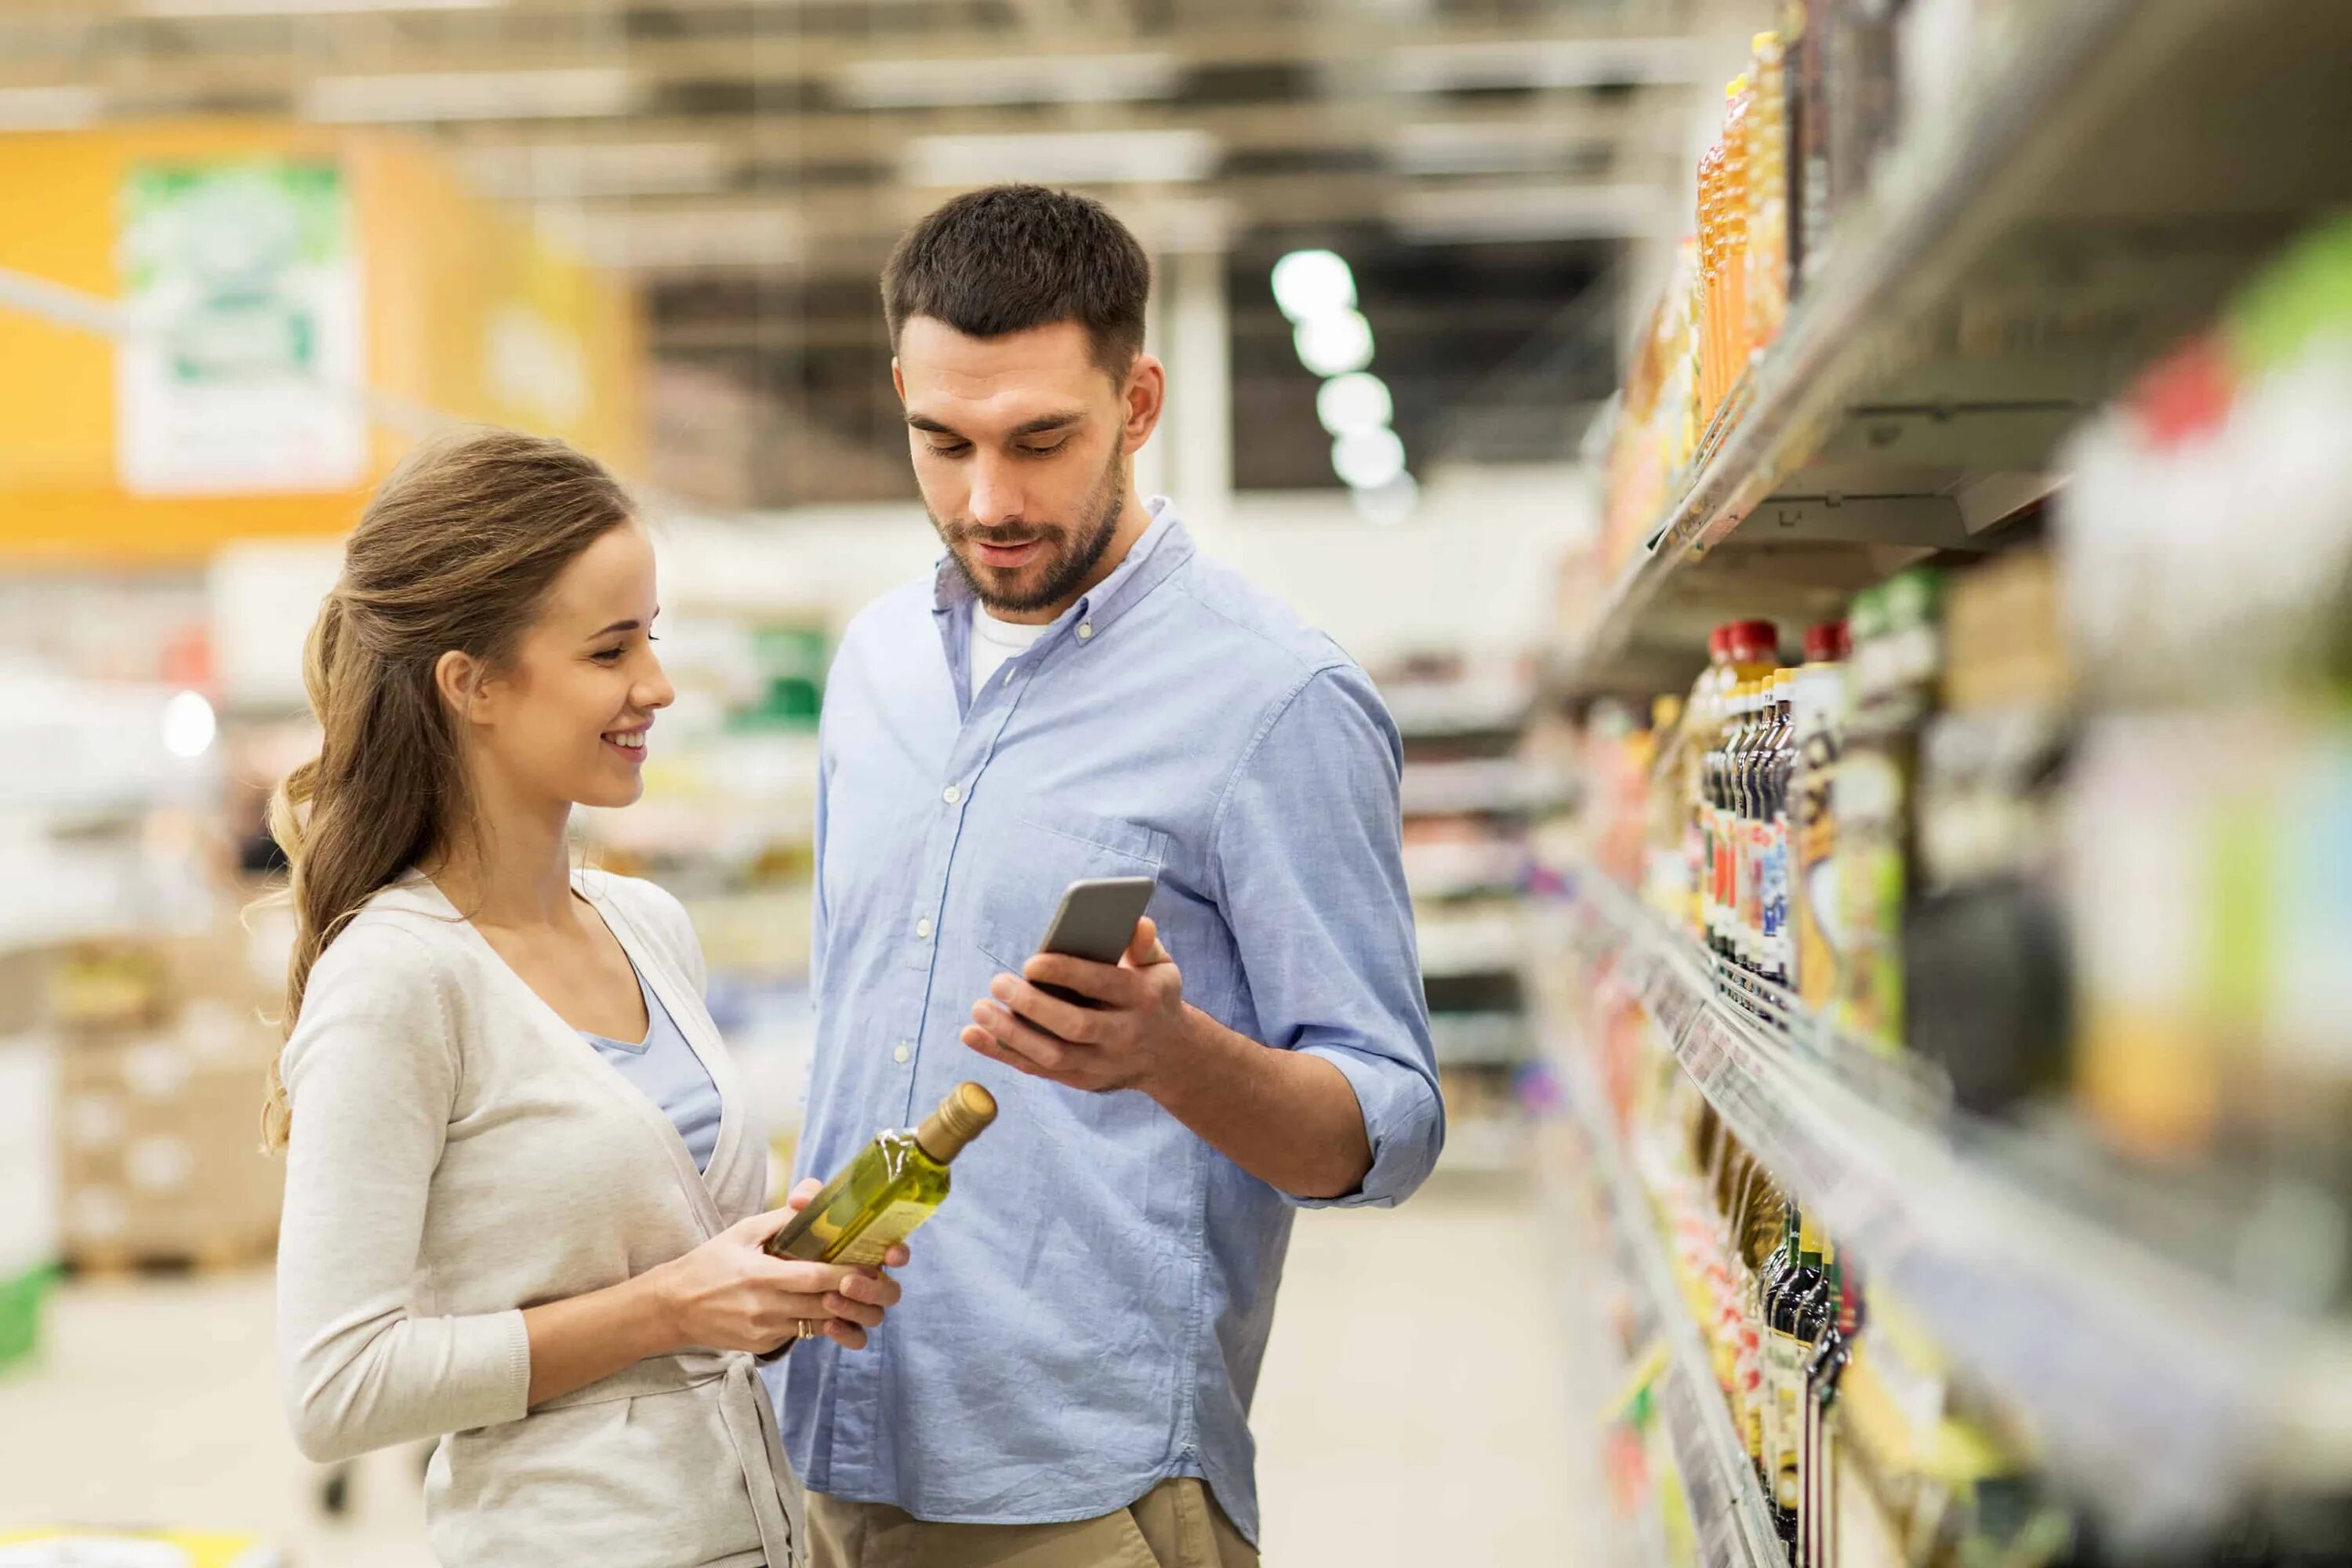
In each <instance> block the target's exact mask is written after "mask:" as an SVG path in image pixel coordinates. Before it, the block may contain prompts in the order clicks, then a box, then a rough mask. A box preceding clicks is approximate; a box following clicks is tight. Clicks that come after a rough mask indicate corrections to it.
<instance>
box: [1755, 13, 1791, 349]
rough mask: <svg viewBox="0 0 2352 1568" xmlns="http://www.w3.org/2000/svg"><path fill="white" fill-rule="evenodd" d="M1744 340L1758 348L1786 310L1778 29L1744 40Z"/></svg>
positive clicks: (1785, 88)
mask: <svg viewBox="0 0 2352 1568" xmlns="http://www.w3.org/2000/svg"><path fill="white" fill-rule="evenodd" d="M1748 47H1749V49H1750V51H1751V53H1750V55H1749V58H1748V81H1749V83H1750V84H1751V85H1750V89H1749V91H1750V100H1749V103H1748V138H1747V140H1748V347H1749V349H1750V351H1751V352H1753V351H1755V350H1760V349H1762V348H1764V347H1765V346H1766V345H1767V344H1769V343H1770V342H1772V340H1773V339H1774V338H1777V337H1779V336H1780V323H1781V322H1782V321H1785V320H1786V319H1787V317H1788V314H1789V62H1788V55H1787V51H1786V48H1785V47H1784V46H1783V44H1782V41H1781V38H1780V34H1778V33H1759V34H1757V35H1756V37H1754V38H1753V39H1751V40H1750V41H1749V46H1748Z"/></svg>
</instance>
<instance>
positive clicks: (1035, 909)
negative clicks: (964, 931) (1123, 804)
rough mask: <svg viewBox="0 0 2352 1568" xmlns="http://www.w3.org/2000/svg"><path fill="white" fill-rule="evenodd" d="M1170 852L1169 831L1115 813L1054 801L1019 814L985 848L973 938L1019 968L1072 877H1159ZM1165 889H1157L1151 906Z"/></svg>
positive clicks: (1006, 966) (999, 960) (1006, 965)
mask: <svg viewBox="0 0 2352 1568" xmlns="http://www.w3.org/2000/svg"><path fill="white" fill-rule="evenodd" d="M1047 819H1049V820H1047ZM1167 858H1168V836H1167V835H1166V834H1164V833H1160V832H1159V831H1157V830H1156V829H1153V828H1149V827H1145V826H1140V825H1139V824H1137V823H1133V822H1126V821H1122V820H1121V819H1119V818H1118V817H1114V816H1087V815H1086V814H1084V813H1081V812H1073V811H1066V810H1061V809H1058V808H1057V809H1055V810H1054V811H1052V812H1051V813H1050V814H1049V813H1045V812H1039V813H1037V814H1036V815H1035V816H1029V817H1021V818H1017V819H1015V820H1014V821H1013V822H1012V823H1011V824H1009V825H1008V826H1006V827H1005V828H1004V829H1003V833H1002V834H1001V836H1000V838H999V841H998V843H997V844H996V845H994V846H993V847H992V849H991V852H990V854H989V856H988V859H987V861H986V869H985V870H984V871H983V872H982V875H983V876H984V877H985V878H986V881H985V883H984V884H983V885H982V887H981V888H980V889H978V891H977V893H976V895H975V902H974V912H973V920H972V930H973V935H974V940H975V941H976V942H978V943H979V946H980V950H981V952H983V953H985V954H987V955H988V957H989V959H990V961H991V962H992V963H994V964H995V965H996V966H997V967H998V968H999V969H1003V970H1008V971H1011V972H1013V973H1020V969H1021V966H1022V964H1023V963H1025V962H1027V961H1028V958H1029V956H1030V955H1031V954H1032V953H1034V952H1036V951H1037V943H1038V942H1039V941H1040V940H1042V939H1043V938H1044V936H1045V928H1046V927H1047V926H1048V925H1050V924H1052V923H1053V920H1054V911H1055V910H1056V909H1057V908H1059V907H1060V905H1061V902H1062V894H1063V892H1064V890H1065V889H1067V888H1068V887H1069V885H1070V884H1071V883H1072V882H1076V881H1082V880H1085V879H1088V878H1093V877H1156V876H1158V875H1159V874H1160V868H1161V867H1162V866H1163V865H1165V864H1166V862H1167ZM1164 891H1165V890H1164V889H1163V890H1162V893H1158V894H1154V895H1153V898H1152V907H1153V909H1154V910H1157V908H1158V907H1159V903H1160V898H1161V897H1162V896H1164Z"/></svg>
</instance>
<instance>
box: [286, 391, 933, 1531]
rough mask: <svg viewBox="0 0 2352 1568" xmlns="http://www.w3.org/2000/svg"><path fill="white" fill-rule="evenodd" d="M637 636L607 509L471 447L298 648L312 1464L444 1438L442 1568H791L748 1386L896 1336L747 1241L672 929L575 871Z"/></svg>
mask: <svg viewBox="0 0 2352 1568" xmlns="http://www.w3.org/2000/svg"><path fill="white" fill-rule="evenodd" d="M656 614H657V611H656V601H655V593H654V558H653V550H652V546H651V544H650V542H648V540H647V538H646V532H645V530H644V528H643V527H642V526H641V525H640V524H639V522H638V521H636V519H635V516H634V515H633V513H632V511H631V510H630V506H629V503H628V500H627V498H626V497H625V495H624V494H623V492H622V490H621V489H620V487H619V486H618V485H617V484H616V483H615V482H614V480H613V479H612V478H611V476H610V475H608V474H606V473H605V472H604V469H602V468H599V467H598V466H597V465H596V464H595V463H593V461H591V460H590V459H588V458H584V457H582V456H581V455H580V454H578V453H576V452H574V451H572V449H570V448H569V447H565V446H563V445H562V444H561V443H559V442H554V441H544V440H538V439H534V438H531V437H524V436H518V435H513V434H509V433H506V432H495V431H494V432H486V433H480V434H476V435H471V436H467V437H464V438H461V439H457V440H453V441H447V442H443V443H440V444H436V445H434V446H432V447H428V448H426V449H425V450H424V451H422V452H420V453H418V454H417V455H415V457H413V458H410V460H409V461H407V462H406V463H404V465H403V466H402V467H401V468H400V469H399V470H398V471H397V472H395V473H394V475H393V476H392V477H391V478H390V479H387V480H386V481H385V482H384V485H383V489H381V490H380V491H379V492H378V493H377V495H376V497H375V499H374V500H373V502H372V503H371V504H370V506H369V507H368V509H367V511H366V513H365V515H364V516H363V517H362V519H361V521H360V524H359V528H358V530H357V531H355V532H354V533H353V534H352V539H351V542H350V545H349V548H348V552H347V553H346V555H345V559H344V566H343V574H342V579H341V582H340V583H339V584H337V585H336V587H335V590H334V592H333V593H332V594H331V595H329V596H328V598H327V600H326V603H325V605H323V606H322V607H321V609H320V614H319V619H318V623H317V625H316V626H313V627H312V629H311V633H310V647H309V650H308V657H307V665H308V668H307V671H306V677H307V680H308V683H309V687H310V702H311V706H312V707H313V708H314V709H315V710H317V712H318V717H319V720H320V724H321V725H322V726H323V728H324V731H325V734H324V739H323V742H322V744H321V746H320V753H319V756H318V758H317V759H316V760H315V761H313V762H310V763H306V764H304V765H303V766H302V767H300V768H299V769H297V770H296V771H295V773H294V774H293V775H292V777H290V778H289V780H288V781H287V784H286V787H285V788H284V790H283V791H282V792H281V793H280V795H279V796H278V800H277V801H276V802H275V803H274V806H273V812H272V827H273V831H274V832H275V833H276V835H277V837H278V841H279V842H280V843H281V844H282V845H283V846H284V847H285V848H286V851H287V854H288V856H289V859H290V860H291V862H292V869H293V880H292V889H291V891H292V899H293V902H294V907H295V910H296V912H297V917H298V926H297V931H298V935H297V939H296V942H295V948H294V954H293V961H292V964H291V970H290V973H289V976H288V997H287V1000H288V1007H287V1016H288V1023H289V1038H288V1040H287V1044H286V1048H285V1051H284V1054H283V1056H282V1057H281V1058H280V1064H279V1069H278V1073H274V1074H273V1077H272V1082H271V1086H270V1089H271V1092H270V1100H269V1104H268V1107H267V1109H266V1110H265V1113H264V1123H265V1131H266V1132H267V1133H268V1136H269V1140H270V1142H272V1143H273V1144H278V1145H282V1146H283V1147H285V1148H286V1151H287V1171H286V1211H285V1225H284V1230H283V1234H282V1237H281V1239H280V1241H279V1243H278V1333H279V1342H280V1353H281V1360H282V1364H283V1369H284V1376H285V1380H286V1388H287V1398H288V1403H289V1409H290V1411H291V1415H292V1419H293V1424H294V1430H295V1434H296V1438H297V1441H298V1443H299V1446H300V1447H301V1449H302V1451H303V1452H304V1453H305V1454H307V1455H309V1456H310V1458H313V1459H319V1460H330V1459H334V1458H341V1457H345V1456H349V1455H352V1454H356V1453H359V1452H361V1451H362V1450H365V1449H368V1448H374V1447H383V1446H384V1445H386V1444H391V1443H401V1442H406V1441H410V1440H413V1439H415V1438H419V1437H426V1436H443V1435H445V1434H446V1435H448V1436H446V1438H445V1440H444V1441H443V1442H442V1443H441V1444H440V1445H439V1447H437V1449H436V1452H435V1454H434V1458H433V1462H432V1467H431V1469H430V1471H429V1472H428V1475H427V1479H426V1508H427V1516H428V1533H429V1535H430V1538H431V1542H432V1545H433V1548H434V1551H435V1552H436V1553H437V1554H438V1555H439V1557H440V1558H441V1560H442V1561H443V1562H444V1563H450V1564H498V1565H499V1568H512V1565H514V1564H524V1563H549V1564H558V1563H560V1564H562V1565H564V1568H582V1565H593V1564H606V1563H609V1564H613V1565H614V1568H623V1565H625V1568H650V1565H652V1564H657V1563H679V1564H685V1563H712V1564H730V1565H734V1564H754V1563H766V1564H771V1565H772V1568H786V1565H787V1564H788V1563H794V1562H796V1561H797V1560H798V1559H799V1557H800V1555H801V1553H802V1552H803V1544H802V1542H803V1532H802V1530H801V1525H800V1510H799V1491H800V1489H799V1485H798V1483H797V1481H796V1480H794V1479H793V1476H792V1474H791V1471H790V1468H789V1467H788V1466H787V1464H786V1461H785V1459H784V1457H783V1454H782V1449H781V1447H780V1446H779V1444H778V1441H777V1437H776V1427H775V1417H774V1414H773V1411H772V1409H771V1407H770V1406H769V1405H768V1403H767V1400H766V1398H765V1396H764V1395H763V1394H762V1393H761V1385H760V1382H759V1380H758V1378H757V1376H756V1374H755V1373H754V1371H753V1355H752V1352H764V1351H767V1350H770V1349H772V1347H774V1346H775V1345H777V1344H778V1343H780V1342H782V1341H784V1340H786V1339H788V1338H790V1337H792V1336H793V1334H794V1333H795V1332H798V1331H803V1325H804V1324H805V1325H807V1328H806V1331H814V1332H820V1333H823V1334H824V1335H825V1336H826V1337H829V1338H831V1339H833V1340H835V1342H839V1343H840V1344H842V1345H844V1346H845V1347H847V1348H849V1349H852V1350H855V1349H857V1348H860V1347H861V1346H863V1345H864V1343H865V1342H866V1330H867V1329H870V1328H872V1327H874V1326H875V1325H877V1324H878V1323H879V1322H880V1321H882V1316H883V1312H884V1310H885V1309H886V1308H887V1307H888V1306H890V1305H891V1304H892V1303H894V1302H895V1301H896V1300H898V1286H897V1284H896V1283H895V1282H893V1281H892V1280H890V1279H888V1278H887V1276H884V1275H882V1274H881V1273H880V1272H879V1271H862V1270H856V1269H849V1268H838V1267H834V1266H829V1265H821V1264H812V1263H801V1262H785V1261H781V1260H778V1259H775V1258H770V1257H768V1256H767V1255H766V1254H765V1253H764V1252H762V1251H761V1243H762V1242H763V1241H765V1240H766V1239H767V1238H768V1237H770V1236H771V1235H772V1234H773V1233H774V1232H775V1230H776V1229H777V1228H778V1227H779V1226H781V1225H782V1223H783V1221H784V1220H785V1219H786V1218H787V1217H789V1214H790V1210H789V1209H786V1210H779V1211H775V1212H772V1213H767V1214H761V1213H760V1212H758V1211H759V1210H760V1208H761V1197H762V1196H763V1195H764V1189H765V1184H766V1180H767V1142H766V1139H765V1137H764V1135H763V1133H762V1132H761V1130H760V1129H759V1128H758V1127H757V1126H756V1125H755V1124H754V1121H753V1119H752V1116H751V1110H750V1107H749V1104H748V1102H747V1101H746V1100H745V1099H744V1096H743V1089H742V1085H741V1081H740V1078H739V1077H738V1075H737V1073H736V1070H735V1068H734V1066H733V1064H732V1063H731V1062H730V1060H729V1058H728V1056H727V1052H726V1049H725V1047H723V1046H722V1045H721V1044H720V1041H719V1035H718V1032H717V1030H716V1029H715V1028H714V1027H713V1026H712V1024H711V1022H710V1017H709V1014H708V1013H707V1012H706V1011H705V1010H704V1008H703V1005H702V996H701V992H702V983H703V967H702V956H701V952H700V949H699V948H698V945H697V943H696V942H695V937H694V932H693V931H692V929H691V927H689V925H688V922H687V918H686V913H685V911H684V910H682V909H680V908H679V906H678V904H677V900H673V899H672V898H670V897H669V896H668V895H667V894H666V893H664V892H662V891H660V890H659V889H656V888H655V887H653V886H652V885H651V884H649V883H646V882H640V881H636V880H634V879H628V878H623V877H606V876H601V875H578V874H575V873H574V872H573V871H572V868H571V864H570V857H569V853H568V850H567V842H566V833H567V829H568V826H569V823H570V818H571V813H572V807H573V806H574V805H599V806H617V805H627V804H629V803H630V802H632V801H634V800H635V799H636V798H637V796H638V795H639V794H640V793H641V792H642V790H643V784H642V782H641V778H640V774H641V773H642V770H643V768H644V765H645V759H646V741H647V735H646V731H648V730H649V729H650V728H651V727H652V726H653V724H654V721H655V715H656V713H658V712H659V711H660V710H662V709H663V708H665V707H667V706H668V704H669V702H670V700H671V697H672V695H673V694H672V691H671V688H670V685H669V682H668V680H667V679H666V678H665V677H664V676H663V674H662V668H661V664H660V661H659V660H658V659H656V658H655V656H654V652H653V648H652V646H651V645H652V643H653V640H654V637H653V624H654V618H655V616H656ZM631 1042H643V1043H642V1044H641V1045H640V1044H632V1043H631ZM279 1074H282V1077H280V1076H279ZM811 1191H814V1184H807V1185H806V1186H804V1188H803V1191H802V1192H799V1193H796V1194H793V1198H794V1206H797V1205H799V1204H802V1203H805V1202H806V1201H807V1194H808V1193H809V1192H811ZM887 1261H888V1262H890V1263H891V1264H893V1265H896V1264H899V1263H903V1262H904V1261H905V1255H904V1252H903V1249H902V1250H900V1251H899V1252H897V1253H895V1254H894V1255H893V1256H892V1257H891V1258H889V1259H887Z"/></svg>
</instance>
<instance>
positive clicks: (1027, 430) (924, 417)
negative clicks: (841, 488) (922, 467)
mask: <svg viewBox="0 0 2352 1568" xmlns="http://www.w3.org/2000/svg"><path fill="white" fill-rule="evenodd" d="M1086 417H1087V416H1086V411H1085V410H1084V409H1076V408H1073V409H1066V410H1064V411H1063V412H1061V413H1058V414H1041V415H1039V416H1037V417H1036V418H1034V419H1029V420H1024V421H1023V422H1022V423H1021V424H1019V425H1016V426H1013V428H1012V429H1010V430H1008V431H1006V432H1005V435H1006V436H1007V437H1009V438H1011V439H1013V440H1015V441H1018V440H1020V439H1021V438H1022V437H1024V436H1044V435H1048V434H1050V433H1052V432H1054V431H1056V430H1066V429H1068V428H1069V427H1070V426H1073V425H1078V424H1083V423H1084V422H1085V420H1086ZM907 425H908V428H909V429H914V430H920V431H923V432H924V433H925V434H927V435H931V436H953V437H956V439H958V440H962V439H963V438H964V437H963V433H962V432H961V431H959V430H954V429H950V427H949V426H945V425H942V424H940V422H939V421H938V420H936V419H934V418H932V417H931V416H929V415H928V414H909V415H908V416H907Z"/></svg>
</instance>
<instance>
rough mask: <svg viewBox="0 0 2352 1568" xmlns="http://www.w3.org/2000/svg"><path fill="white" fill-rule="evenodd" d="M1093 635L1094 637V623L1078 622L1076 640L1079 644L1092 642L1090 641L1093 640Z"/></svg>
mask: <svg viewBox="0 0 2352 1568" xmlns="http://www.w3.org/2000/svg"><path fill="white" fill-rule="evenodd" d="M1094 635H1095V624H1094V622H1092V621H1080V622H1079V623H1078V640H1079V641H1080V642H1089V641H1092V640H1093V638H1094Z"/></svg>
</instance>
